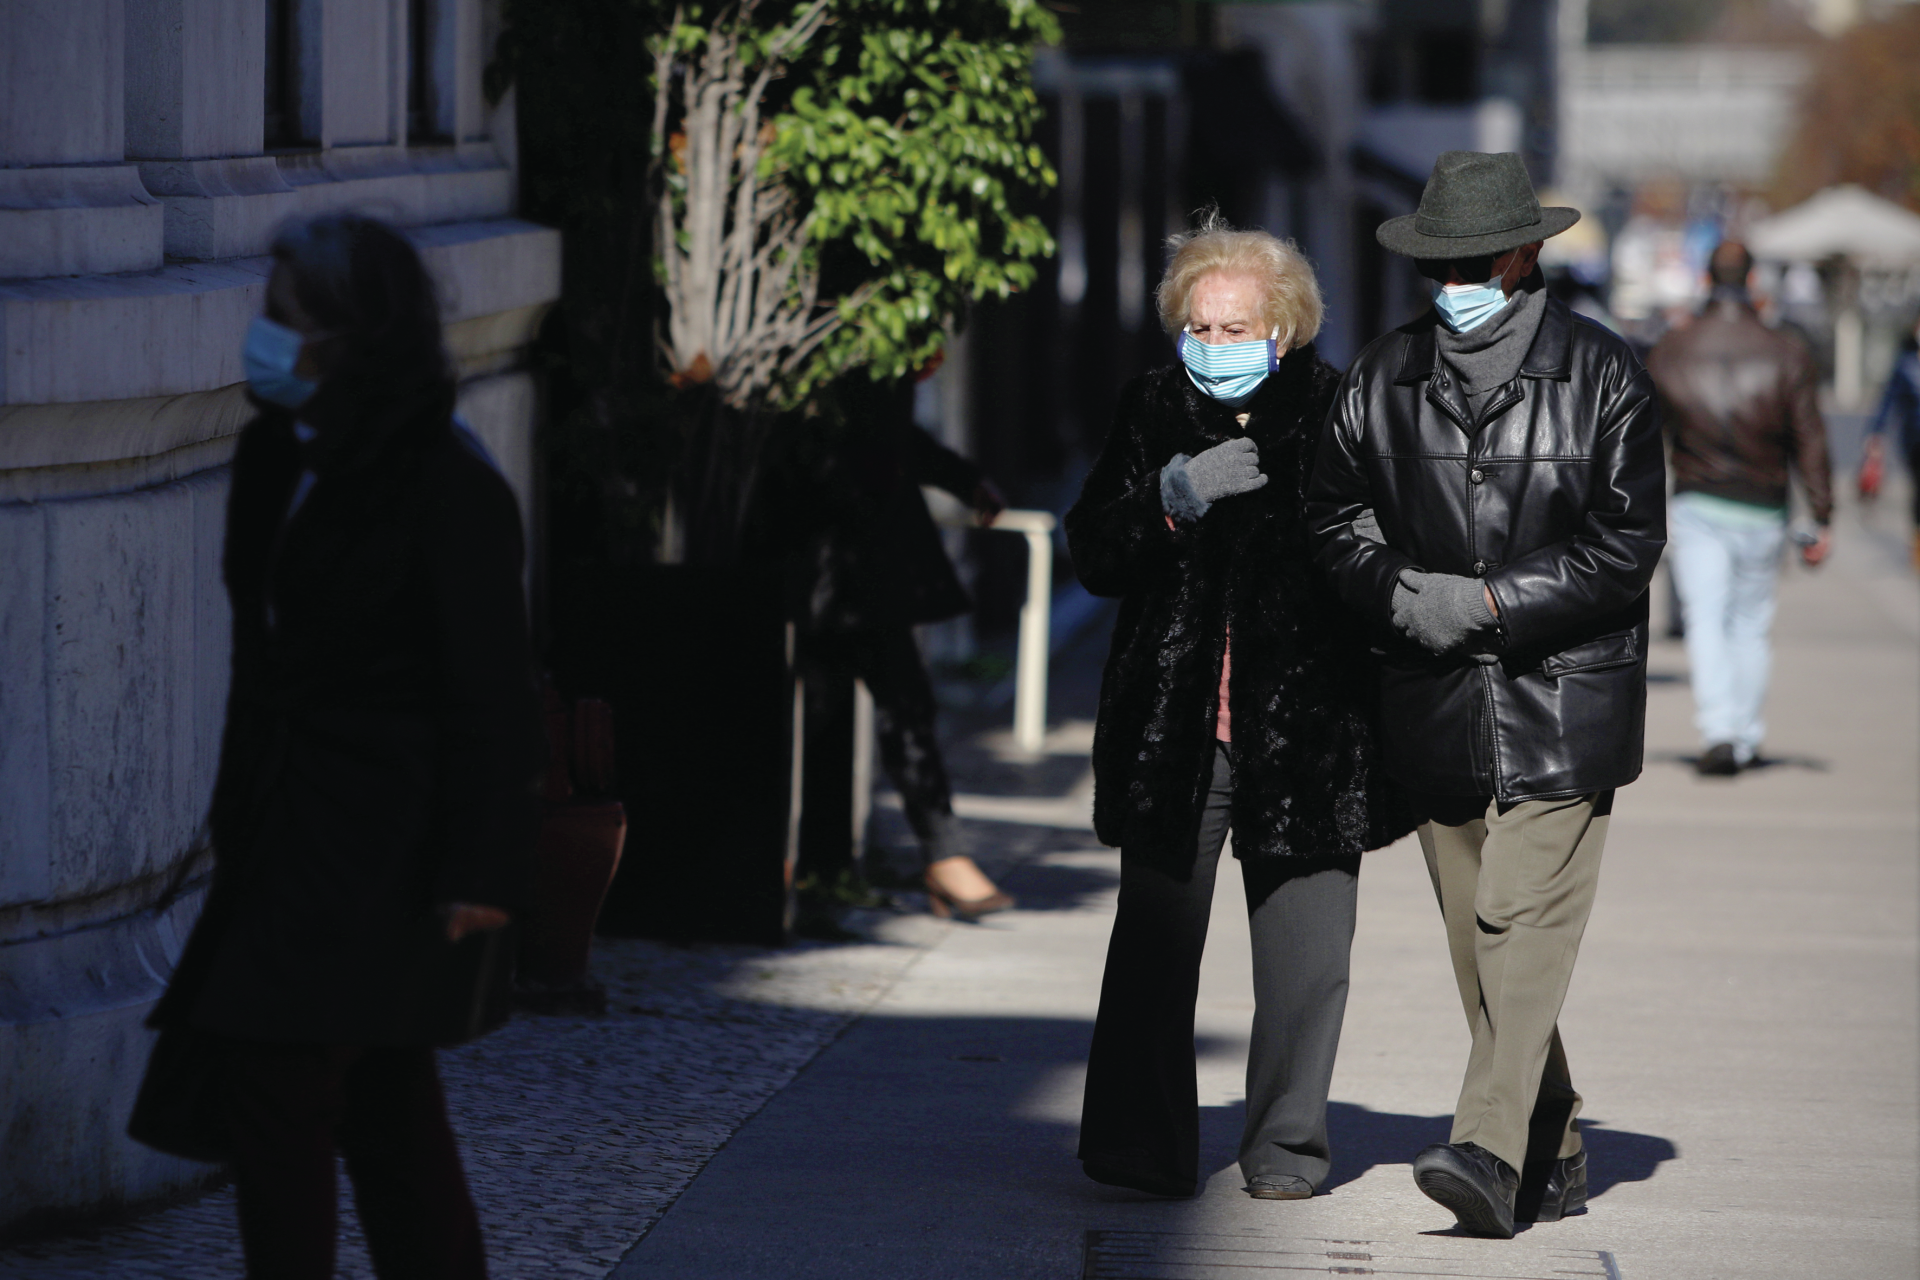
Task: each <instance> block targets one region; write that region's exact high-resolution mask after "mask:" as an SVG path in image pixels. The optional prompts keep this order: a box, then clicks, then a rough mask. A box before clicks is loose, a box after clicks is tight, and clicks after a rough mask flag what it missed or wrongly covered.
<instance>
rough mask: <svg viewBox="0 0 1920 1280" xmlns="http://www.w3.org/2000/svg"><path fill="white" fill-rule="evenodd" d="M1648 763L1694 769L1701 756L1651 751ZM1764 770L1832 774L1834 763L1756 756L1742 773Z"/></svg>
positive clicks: (1648, 753)
mask: <svg viewBox="0 0 1920 1280" xmlns="http://www.w3.org/2000/svg"><path fill="white" fill-rule="evenodd" d="M1647 763H1648V764H1679V765H1685V766H1686V767H1687V768H1689V769H1692V768H1695V767H1697V766H1698V765H1699V763H1700V756H1699V754H1698V753H1697V752H1687V751H1649V752H1647ZM1762 769H1805V770H1806V771H1807V772H1809V773H1831V772H1833V762H1832V761H1830V760H1822V759H1821V758H1820V757H1818V756H1755V757H1754V758H1753V759H1752V760H1750V761H1748V762H1747V764H1746V765H1745V767H1743V768H1742V769H1741V770H1740V772H1741V773H1754V772H1757V771H1759V770H1762Z"/></svg>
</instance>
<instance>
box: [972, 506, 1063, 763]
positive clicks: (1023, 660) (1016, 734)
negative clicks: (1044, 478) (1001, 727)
mask: <svg viewBox="0 0 1920 1280" xmlns="http://www.w3.org/2000/svg"><path fill="white" fill-rule="evenodd" d="M1053 524H1054V520H1053V513H1052V512H1051V511H1017V510H1008V511H1002V512H1001V513H1000V515H999V517H998V518H997V519H995V520H994V522H993V523H992V524H990V525H988V526H986V527H987V528H989V529H1002V530H1005V531H1006V532H1008V533H1023V534H1025V535H1026V536H1027V598H1026V600H1025V601H1024V602H1022V603H1021V605H1020V648H1019V651H1018V654H1017V656H1016V658H1015V665H1014V669H1013V745H1014V746H1015V747H1017V748H1019V749H1020V750H1021V751H1030V752H1034V753H1036V754H1037V753H1038V752H1039V751H1040V749H1041V748H1042V747H1044V746H1046V743H1047V656H1048V655H1047V647H1048V642H1049V640H1050V637H1049V636H1048V634H1047V627H1048V624H1049V622H1050V621H1051V619H1052V617H1053Z"/></svg>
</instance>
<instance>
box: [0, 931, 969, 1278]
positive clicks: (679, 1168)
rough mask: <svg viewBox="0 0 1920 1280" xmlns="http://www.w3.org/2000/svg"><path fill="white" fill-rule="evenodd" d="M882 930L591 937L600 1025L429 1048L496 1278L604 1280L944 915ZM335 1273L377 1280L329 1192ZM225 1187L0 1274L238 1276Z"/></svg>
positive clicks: (547, 1023)
mask: <svg viewBox="0 0 1920 1280" xmlns="http://www.w3.org/2000/svg"><path fill="white" fill-rule="evenodd" d="M864 922H865V923H866V924H868V925H869V926H870V928H871V932H872V933H873V935H874V936H875V937H877V938H879V939H881V941H879V942H876V943H874V944H871V945H854V946H842V947H822V946H815V945H807V944H802V945H801V946H799V947H797V948H795V949H793V950H789V951H777V952H776V951H767V950H763V949H760V948H753V947H722V946H713V947H698V948H684V949H683V948H675V947H669V946H665V945H663V944H660V943H653V942H644V941H629V940H620V941H603V942H602V943H601V944H600V945H599V946H598V948H597V951H596V957H595V968H596V971H597V972H598V973H599V975H600V976H601V977H602V978H603V979H605V980H606V982H607V986H608V989H609V995H610V997H611V1004H612V1012H611V1013H610V1014H609V1015H608V1016H607V1017H605V1018H597V1019H596V1018H531V1017H525V1016H523V1017H520V1018H517V1019H516V1020H515V1021H514V1022H513V1023H511V1024H510V1025H509V1026H507V1027H506V1028H504V1029H503V1030H502V1031H500V1032H499V1033H497V1034H496V1035H493V1036H491V1037H489V1038H487V1039H485V1040H482V1041H480V1042H478V1043H476V1044H473V1045H468V1046H465V1047H463V1048H460V1049H456V1050H452V1051H449V1052H447V1053H444V1054H442V1055H441V1071H442V1074H443V1076H444V1078H445V1081H446V1087H447V1096H448V1101H449V1105H450V1107H451V1110H452V1115H453V1125H454V1130H455V1132H456V1133H458V1134H459V1135H460V1139H461V1144H462V1148H463V1150H464V1152H465V1155H466V1164H467V1175H468V1180H469V1182H470V1183H471V1185H472V1188H473V1193H474V1199H475V1200H476V1201H477V1202H478V1204H479V1207H480V1216H481V1224H482V1228H483V1230H484V1231H485V1233H486V1237H487V1252H488V1259H489V1264H490V1270H491V1274H492V1275H493V1276H494V1277H496V1280H519V1278H523V1277H524V1278H525V1280H534V1278H535V1277H550V1276H593V1277H600V1276H604V1275H606V1274H607V1272H608V1271H610V1270H611V1269H612V1268H613V1265H614V1264H615V1263H616V1262H617V1261H618V1260H619V1258H620V1255H621V1254H622V1253H623V1252H625V1251H626V1249H627V1248H628V1247H630V1246H631V1245H632V1244H633V1242H634V1241H635V1240H636V1239H638V1238H639V1237H640V1236H641V1234H643V1233H644V1232H645V1231H646V1230H647V1228H648V1227H650V1226H652V1225H653V1223H654V1222H655V1221H656V1220H657V1219H658V1218H659V1217H660V1215H661V1214H662V1213H664V1212H665V1211H666V1209H667V1207H668V1206H669V1205H671V1204H672V1203H673V1200H674V1197H676V1196H678V1195H679V1194H680V1192H681V1191H682V1190H683V1189H685V1187H686V1185H687V1183H688V1182H689V1181H691V1180H692V1178H693V1177H694V1175H695V1174H696V1173H698V1172H699V1171H700V1169H701V1167H702V1166H703V1165H704V1164H705V1163H706V1162H707V1161H708V1159H710V1158H711V1157H712V1155H713V1154H714V1152H715V1151H717V1150H719V1148H720V1147H721V1146H722V1145H723V1144H725V1142H726V1141H727V1139H728V1138H729V1137H730V1136H731V1135H732V1134H733V1132H734V1131H735V1130H736V1129H738V1128H739V1126H740V1125H741V1124H742V1123H744V1122H745V1121H746V1120H747V1118H748V1117H750V1116H751V1115H752V1114H753V1113H754V1112H755V1111H757V1110H759V1109H760V1107H761V1106H762V1105H763V1104H764V1103H765V1102H766V1100H767V1099H768V1098H769V1097H771V1096H773V1094H775V1093H776V1092H777V1091H778V1090H779V1089H780V1088H781V1087H782V1086H783V1085H785V1084H786V1083H787V1082H788V1081H790V1080H791V1079H792V1078H793V1076H794V1074H795V1073H796V1072H797V1071H799V1070H800V1068H802V1067H803V1066H805V1065H806V1064H807V1062H809V1061H810V1060H812V1058H813V1057H814V1056H815V1055H816V1054H817V1053H819V1051H820V1049H821V1048H822V1047H823V1046H825V1045H826V1044H827V1043H829V1042H830V1041H831V1040H832V1039H833V1038H834V1037H835V1036H837V1035H838V1034H839V1033H840V1032H841V1031H842V1030H843V1029H844V1028H845V1027H846V1025H847V1024H848V1023H849V1022H850V1021H852V1020H853V1019H854V1018H855V1017H857V1016H858V1015H859V1014H860V1012H862V1011H863V1010H865V1009H866V1008H867V1007H868V1006H870V1005H871V1004H872V1003H873V1002H874V1001H875V1000H876V999H878V998H879V997H880V995H881V994H882V993H884V992H885V991H886V989H887V987H888V986H889V985H890V984H891V983H892V982H893V981H894V980H895V979H896V978H898V977H899V975H900V974H901V973H902V972H904V971H905V970H906V969H907V968H908V967H909V966H910V965H911V964H912V963H913V961H914V960H915V959H917V958H918V957H919V956H920V955H921V954H922V953H923V950H924V949H925V948H926V947H927V946H929V945H931V943H932V942H934V941H935V940H937V939H938V938H940V937H941V936H942V935H943V934H944V933H945V931H946V929H947V926H945V925H941V924H938V923H936V922H934V921H933V920H931V919H930V918H928V917H925V916H913V915H903V916H882V915H879V914H877V913H876V914H873V915H869V916H867V917H865V919H864ZM341 1205H342V1213H341V1227H342V1237H343V1239H342V1247H341V1252H340V1266H339V1269H338V1272H337V1274H338V1275H339V1276H340V1277H343V1278H347V1277H350V1278H352V1280H365V1278H369V1277H371V1276H372V1274H373V1272H372V1268H371V1267H370V1266H369V1265H368V1262H367V1256H366V1247H365V1245H364V1243H363V1242H362V1239H361V1236H360V1231H359V1224H358V1222H357V1221H356V1220H355V1217H354V1214H353V1211H352V1208H351V1200H350V1194H349V1192H348V1189H347V1187H346V1185H345V1183H344V1181H343V1183H342V1187H341ZM243 1270H244V1268H243V1266H242V1264H241V1259H240V1248H239V1237H238V1231H237V1228H236V1225H235V1219H234V1209H233V1197H232V1192H231V1191H219V1192H215V1193H213V1194H210V1195H207V1196H205V1197H202V1198H201V1199H199V1200H198V1201H195V1202H194V1203H191V1204H187V1205H182V1206H179V1207H177V1208H172V1209H167V1210H164V1211H161V1212H158V1213H153V1214H148V1215H146V1216H144V1217H141V1218H138V1219H135V1220H133V1221H130V1222H126V1223H123V1224H120V1225H117V1226H112V1227H108V1228H105V1229H103V1230H100V1231H98V1232H95V1233H91V1234H90V1235H88V1236H85V1237H78V1238H64V1239H60V1240H54V1241H45V1242H41V1243H37V1244H29V1245H21V1246H16V1247H14V1248H11V1249H5V1250H0V1276H6V1277H7V1278H8V1280H15V1278H18V1280H37V1278H39V1277H52V1276H58V1277H62V1280H78V1278H80V1277H99V1278H100V1280H110V1278H117V1277H128V1276H137V1277H148V1276H151V1277H167V1278H168V1280H221V1278H224V1277H238V1276H240V1275H241V1274H242V1273H243Z"/></svg>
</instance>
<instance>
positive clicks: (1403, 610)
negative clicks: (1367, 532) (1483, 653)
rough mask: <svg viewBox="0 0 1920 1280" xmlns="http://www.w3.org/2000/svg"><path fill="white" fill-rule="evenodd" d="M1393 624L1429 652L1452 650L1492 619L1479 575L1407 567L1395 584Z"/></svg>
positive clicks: (1490, 625) (1483, 628) (1481, 629)
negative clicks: (1429, 571) (1424, 570)
mask: <svg viewBox="0 0 1920 1280" xmlns="http://www.w3.org/2000/svg"><path fill="white" fill-rule="evenodd" d="M1393 625H1394V629H1395V630H1397V631H1399V632H1400V633H1401V634H1403V635H1405V636H1406V637H1407V638H1409V639H1410V640H1412V641H1413V642H1414V643H1415V644H1417V645H1419V646H1420V647H1421V648H1423V649H1425V650H1427V651H1428V652H1429V653H1452V652H1453V651H1454V650H1456V649H1458V648H1460V647H1461V646H1462V645H1465V644H1466V643H1467V641H1468V640H1470V639H1472V638H1473V637H1474V635H1475V634H1476V633H1478V632H1481V631H1486V630H1491V629H1492V628H1493V626H1494V625H1495V623H1494V617H1493V613H1492V612H1491V611H1490V610H1489V609H1488V608H1487V600H1486V587H1485V586H1484V585H1483V584H1482V583H1481V582H1480V580H1479V579H1478V578H1462V577H1459V576H1458V575H1455V574H1451V573H1421V572H1419V571H1418V570H1417V569H1407V570H1404V571H1402V572H1401V574H1400V581H1399V582H1397V583H1395V584H1394V588H1393Z"/></svg>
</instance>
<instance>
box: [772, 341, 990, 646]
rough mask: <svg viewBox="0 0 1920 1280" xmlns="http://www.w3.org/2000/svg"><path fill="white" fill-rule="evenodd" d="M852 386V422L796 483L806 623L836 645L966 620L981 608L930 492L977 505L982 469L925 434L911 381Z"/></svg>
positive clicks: (847, 392) (797, 579) (832, 433)
mask: <svg viewBox="0 0 1920 1280" xmlns="http://www.w3.org/2000/svg"><path fill="white" fill-rule="evenodd" d="M848 382H849V384H850V385H847V386H846V387H844V388H842V391H841V398H842V401H843V409H844V412H845V417H844V419H843V420H842V421H839V422H836V423H834V424H831V425H830V426H827V427H823V428H822V429H821V433H820V436H819V439H818V440H817V442H816V443H817V445H818V450H817V457H816V459H815V460H814V461H813V462H812V464H811V465H806V464H801V465H798V466H796V467H795V468H793V471H794V473H795V474H793V475H792V476H790V477H789V479H788V481H787V483H788V485H789V486H790V489H789V492H787V493H786V494H785V495H784V500H785V508H786V510H787V511H789V512H790V513H792V514H791V515H790V517H788V519H787V521H786V527H787V529H788V531H789V533H791V532H792V531H794V530H800V531H803V532H804V533H805V534H806V536H805V537H804V538H803V540H802V541H801V543H800V547H799V549H798V551H797V554H795V555H794V556H793V563H794V581H793V583H792V585H791V588H790V593H791V595H792V596H793V598H794V607H793V612H794V616H795V618H796V620H797V621H799V622H800V624H801V626H802V627H803V628H804V629H806V630H807V631H809V632H812V633H814V634H817V635H829V636H830V635H845V634H848V633H851V632H856V631H864V630H868V629H870V628H873V627H898V626H916V625H918V624H920V623H924V622H940V621H943V620H945V619H947V618H951V617H954V616H956V615H958V614H962V613H965V612H966V611H967V610H969V609H971V608H972V607H973V602H972V600H970V599H969V598H968V596H967V592H966V588H964V587H962V586H961V585H960V579H959V577H958V576H957V575H956V574H955V573H954V571H953V563H952V562H951V561H950V560H948V559H947V551H946V547H945V545H944V543H943V542H942V541H941V538H940V530H939V529H938V528H937V527H935V525H934V523H933V516H932V515H931V514H930V513H929V512H928V510H927V500H926V498H925V496H924V495H923V494H922V493H921V492H920V486H921V485H932V486H933V487H935V488H938V489H944V490H946V491H947V492H948V493H951V494H953V495H954V496H955V497H956V498H959V499H960V500H961V501H962V502H968V503H971V502H972V500H973V494H974V491H975V490H976V489H977V488H978V487H979V486H980V482H981V479H982V474H981V471H980V468H979V467H978V466H976V465H974V464H973V463H972V462H970V461H968V460H967V459H966V458H963V457H961V456H960V455H959V454H957V453H955V452H954V451H953V450H951V449H949V448H947V447H946V446H945V445H943V444H941V443H940V442H939V441H938V440H935V439H934V438H933V437H932V436H931V435H929V434H928V433H927V432H926V431H925V430H923V429H922V428H920V427H919V426H917V425H915V423H914V421H913V384H912V383H911V382H905V381H902V382H897V383H892V384H873V383H871V382H870V381H869V380H868V379H867V378H865V377H864V376H857V377H856V378H854V379H849V380H848Z"/></svg>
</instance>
